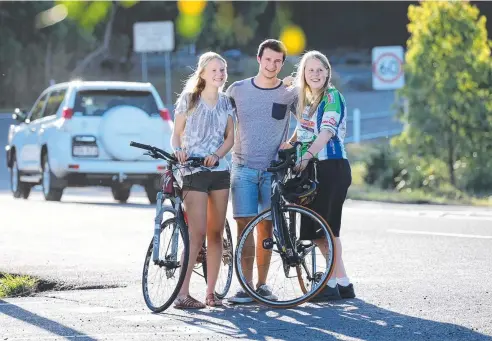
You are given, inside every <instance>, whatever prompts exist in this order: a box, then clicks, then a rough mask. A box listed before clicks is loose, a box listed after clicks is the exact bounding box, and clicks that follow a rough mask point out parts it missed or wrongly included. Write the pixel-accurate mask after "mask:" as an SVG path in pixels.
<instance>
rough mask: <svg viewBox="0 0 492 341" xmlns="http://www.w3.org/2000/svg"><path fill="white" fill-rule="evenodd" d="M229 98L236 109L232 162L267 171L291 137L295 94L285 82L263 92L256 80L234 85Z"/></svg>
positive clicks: (229, 92)
mask: <svg viewBox="0 0 492 341" xmlns="http://www.w3.org/2000/svg"><path fill="white" fill-rule="evenodd" d="M226 94H227V95H229V96H230V97H231V98H232V99H233V100H234V102H235V105H236V121H237V126H236V127H237V128H236V134H235V139H234V147H233V153H232V162H233V163H235V164H240V165H244V166H246V167H249V168H253V169H257V170H265V169H266V168H267V167H269V165H270V162H271V161H272V160H275V159H276V158H277V152H278V150H279V147H280V145H281V143H282V142H284V141H285V140H286V139H287V137H288V136H287V135H288V133H289V121H290V112H291V109H292V110H293V109H294V108H293V107H292V105H293V103H294V101H295V99H296V91H295V90H294V89H292V88H287V87H286V86H285V85H284V84H283V83H282V82H280V85H279V86H277V87H275V88H268V89H265V88H260V87H258V86H257V85H256V84H255V83H254V78H247V79H245V80H242V81H238V82H234V83H232V84H231V86H230V87H229V88H228V89H227V92H226Z"/></svg>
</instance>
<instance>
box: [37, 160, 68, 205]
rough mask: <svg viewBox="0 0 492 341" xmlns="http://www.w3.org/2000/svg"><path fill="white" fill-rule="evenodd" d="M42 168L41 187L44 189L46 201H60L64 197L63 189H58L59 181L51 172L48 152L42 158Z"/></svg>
mask: <svg viewBox="0 0 492 341" xmlns="http://www.w3.org/2000/svg"><path fill="white" fill-rule="evenodd" d="M41 167H42V177H41V187H42V189H43V195H44V199H45V200H47V201H60V200H61V197H62V195H63V188H59V187H56V184H57V182H58V181H59V179H58V178H57V176H56V175H55V174H53V172H52V171H51V167H50V162H49V159H48V153H47V152H44V153H43V156H42V157H41Z"/></svg>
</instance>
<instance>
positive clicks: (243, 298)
mask: <svg viewBox="0 0 492 341" xmlns="http://www.w3.org/2000/svg"><path fill="white" fill-rule="evenodd" d="M227 301H229V302H231V303H236V304H241V303H251V302H253V301H254V300H253V299H252V298H251V297H250V296H249V295H248V294H247V293H246V292H245V291H244V290H243V289H242V288H241V289H239V290H238V291H237V292H236V294H235V295H234V296H232V297H229V298H228V299H227Z"/></svg>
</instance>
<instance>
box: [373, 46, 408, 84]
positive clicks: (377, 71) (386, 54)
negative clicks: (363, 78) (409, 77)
mask: <svg viewBox="0 0 492 341" xmlns="http://www.w3.org/2000/svg"><path fill="white" fill-rule="evenodd" d="M403 55H404V51H403V47H401V46H377V47H374V48H373V49H372V87H373V89H374V90H394V89H399V88H401V87H403V86H404V85H405V75H404V73H403V59H404V56H403Z"/></svg>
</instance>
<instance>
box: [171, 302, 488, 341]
mask: <svg viewBox="0 0 492 341" xmlns="http://www.w3.org/2000/svg"><path fill="white" fill-rule="evenodd" d="M163 315H166V316H169V317H172V318H173V319H176V320H180V321H182V322H184V323H188V324H190V325H195V326H199V327H201V328H207V329H210V330H213V331H214V332H217V333H221V334H224V335H228V336H232V337H235V338H247V339H251V340H264V341H266V340H270V339H272V338H273V339H276V340H292V339H299V337H301V338H300V339H302V340H310V341H313V340H351V341H358V340H367V341H382V340H398V341H403V340H409V341H410V340H411V341H419V340H446V341H451V340H456V341H458V340H460V341H461V340H474V341H492V337H490V336H487V335H484V334H480V333H477V332H475V331H473V330H470V329H468V328H465V327H462V326H458V325H454V324H450V323H442V322H437V321H431V320H425V319H421V318H416V317H412V316H407V315H402V314H399V313H395V312H392V311H389V310H386V309H382V308H379V307H377V306H374V305H372V304H369V303H366V302H364V301H362V300H359V299H353V300H346V301H344V302H343V303H339V304H328V303H322V304H309V305H308V306H303V307H300V308H295V309H288V310H271V309H269V308H266V307H261V306H260V307H259V306H254V305H248V306H239V307H234V308H224V309H215V310H213V311H211V312H209V311H207V312H206V313H205V312H204V313H202V311H195V312H194V313H192V314H190V315H188V316H186V315H184V316H183V315H177V314H163ZM200 315H206V318H203V319H202V318H200Z"/></svg>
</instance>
